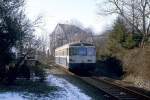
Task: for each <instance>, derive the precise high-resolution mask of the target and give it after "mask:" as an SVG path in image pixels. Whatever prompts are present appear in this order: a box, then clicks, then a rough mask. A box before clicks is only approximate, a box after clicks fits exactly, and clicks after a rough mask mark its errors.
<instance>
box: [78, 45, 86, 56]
mask: <svg viewBox="0 0 150 100" xmlns="http://www.w3.org/2000/svg"><path fill="white" fill-rule="evenodd" d="M79 55H81V56H86V55H87V49H86V48H85V47H80V48H79Z"/></svg>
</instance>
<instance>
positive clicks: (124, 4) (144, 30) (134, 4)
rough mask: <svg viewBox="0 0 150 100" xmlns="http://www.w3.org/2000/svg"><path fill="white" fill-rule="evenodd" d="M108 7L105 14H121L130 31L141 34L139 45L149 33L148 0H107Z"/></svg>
mask: <svg viewBox="0 0 150 100" xmlns="http://www.w3.org/2000/svg"><path fill="white" fill-rule="evenodd" d="M107 5H109V8H105V9H104V10H103V11H104V12H103V13H105V14H114V13H115V14H118V15H121V16H122V17H123V18H124V19H125V21H126V22H127V24H128V25H130V27H131V31H132V33H140V34H143V39H142V41H141V43H140V44H141V47H143V46H144V42H145V41H146V40H147V38H148V37H149V34H150V30H149V28H150V21H149V17H150V2H149V0H107Z"/></svg>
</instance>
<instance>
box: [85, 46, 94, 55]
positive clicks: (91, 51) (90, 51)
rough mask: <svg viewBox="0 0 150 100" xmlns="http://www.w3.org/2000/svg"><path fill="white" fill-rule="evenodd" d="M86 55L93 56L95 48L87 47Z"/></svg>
mask: <svg viewBox="0 0 150 100" xmlns="http://www.w3.org/2000/svg"><path fill="white" fill-rule="evenodd" d="M87 55H88V56H94V55H95V49H94V48H87Z"/></svg>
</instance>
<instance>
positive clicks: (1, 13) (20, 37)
mask: <svg viewBox="0 0 150 100" xmlns="http://www.w3.org/2000/svg"><path fill="white" fill-rule="evenodd" d="M24 4H25V1H24V0H0V71H1V73H0V79H3V78H5V77H6V72H7V70H8V68H6V65H8V64H9V63H10V62H11V61H12V59H13V57H12V55H13V53H12V48H13V47H17V46H19V47H20V48H21V49H20V51H22V48H23V41H24V40H25V39H26V38H28V37H29V36H30V35H31V34H32V32H33V28H32V24H31V23H30V22H29V20H28V19H27V18H26V16H25V14H24V10H23V6H24ZM9 69H10V68H9Z"/></svg>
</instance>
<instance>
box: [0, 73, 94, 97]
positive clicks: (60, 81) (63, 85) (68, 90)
mask: <svg viewBox="0 0 150 100" xmlns="http://www.w3.org/2000/svg"><path fill="white" fill-rule="evenodd" d="M47 82H48V84H49V85H50V86H57V87H59V89H58V91H56V92H54V93H50V96H49V97H36V96H34V95H33V94H29V93H27V94H26V93H21V92H20V93H16V92H13V93H12V92H5V93H1V94H0V100H29V99H30V100H35V99H36V100H91V99H92V98H91V97H89V96H88V95H86V94H84V93H83V92H82V91H81V90H80V89H79V88H78V87H77V86H75V85H73V84H71V83H70V82H68V81H67V80H65V79H64V78H60V77H57V76H54V75H49V76H48V77H47Z"/></svg>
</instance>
